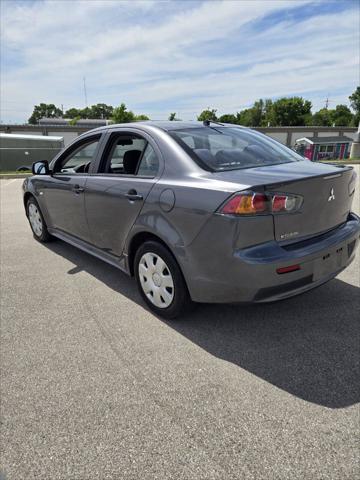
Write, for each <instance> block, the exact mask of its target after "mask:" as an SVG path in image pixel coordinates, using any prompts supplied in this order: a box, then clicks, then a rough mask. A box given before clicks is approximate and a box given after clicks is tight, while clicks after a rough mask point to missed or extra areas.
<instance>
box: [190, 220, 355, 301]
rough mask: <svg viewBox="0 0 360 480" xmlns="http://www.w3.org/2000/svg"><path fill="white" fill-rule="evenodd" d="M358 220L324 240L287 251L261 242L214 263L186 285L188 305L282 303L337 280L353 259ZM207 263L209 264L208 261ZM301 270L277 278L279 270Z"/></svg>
mask: <svg viewBox="0 0 360 480" xmlns="http://www.w3.org/2000/svg"><path fill="white" fill-rule="evenodd" d="M359 235H360V219H359V217H358V216H357V215H355V214H353V213H351V214H350V215H349V217H348V220H347V222H346V223H344V224H343V225H341V226H339V227H337V228H336V229H334V230H332V231H330V232H327V233H325V234H323V235H320V236H317V237H313V238H310V239H306V240H304V241H301V242H297V243H293V244H291V245H281V244H280V243H278V242H275V241H271V242H266V243H263V244H260V245H256V246H254V247H249V248H245V249H240V250H235V251H233V254H232V256H231V258H230V259H229V258H226V257H224V258H223V259H219V258H216V259H214V260H213V262H216V266H215V267H214V265H212V268H211V270H210V272H209V266H205V267H204V269H203V270H202V269H201V267H200V273H199V274H197V275H195V276H192V278H191V279H190V282H189V281H188V286H189V291H190V295H191V297H192V299H193V300H194V301H198V302H215V303H235V302H236V303H237V302H244V303H248V302H251V303H261V302H271V301H276V300H281V299H284V298H288V297H291V296H294V295H298V294H300V293H303V292H305V291H307V290H310V289H312V288H315V287H317V286H319V285H321V284H323V283H325V282H327V281H329V280H331V279H332V278H334V277H335V276H336V275H338V274H339V273H340V272H341V271H342V270H344V269H345V268H346V267H347V266H348V265H349V264H350V263H351V262H352V260H353V259H354V257H355V252H356V249H357V247H358V244H359ZM209 262H210V260H209ZM292 265H299V267H300V269H299V270H296V271H292V272H288V273H282V274H279V273H277V269H278V268H284V267H289V266H292Z"/></svg>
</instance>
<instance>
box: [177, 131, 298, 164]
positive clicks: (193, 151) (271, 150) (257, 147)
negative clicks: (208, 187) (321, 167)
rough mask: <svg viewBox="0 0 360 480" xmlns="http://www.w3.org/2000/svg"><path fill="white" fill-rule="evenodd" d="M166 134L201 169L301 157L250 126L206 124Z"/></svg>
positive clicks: (269, 162)
mask: <svg viewBox="0 0 360 480" xmlns="http://www.w3.org/2000/svg"><path fill="white" fill-rule="evenodd" d="M169 134H170V135H171V136H172V138H174V139H175V140H176V141H177V142H178V143H179V144H180V145H181V146H182V147H183V148H184V150H186V151H187V152H188V153H189V154H190V156H191V157H192V158H193V159H194V160H195V161H196V162H197V163H198V164H199V165H200V166H201V167H203V168H204V169H205V170H210V171H217V172H221V171H226V170H238V169H242V168H252V167H262V166H266V165H277V164H280V163H289V162H299V161H303V160H304V159H303V157H301V156H300V155H299V154H297V153H296V152H294V151H293V150H290V149H289V148H287V147H285V146H284V145H282V144H281V143H279V142H276V141H275V140H273V139H272V138H270V137H267V136H265V135H262V134H260V133H258V132H256V131H254V130H250V129H245V128H237V127H221V126H216V127H215V126H214V127H212V126H210V127H200V128H189V129H184V130H173V131H170V132H169Z"/></svg>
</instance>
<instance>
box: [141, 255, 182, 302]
mask: <svg viewBox="0 0 360 480" xmlns="http://www.w3.org/2000/svg"><path fill="white" fill-rule="evenodd" d="M139 277H140V283H141V287H142V289H143V291H144V293H145V295H146V296H147V298H148V299H149V300H150V301H151V303H153V304H154V305H155V306H156V307H158V308H167V307H168V306H169V305H170V304H171V302H172V301H173V299H174V281H173V278H172V276H171V273H170V270H169V268H168V266H167V265H166V263H165V262H164V260H163V259H162V258H161V257H159V255H157V254H156V253H150V252H149V253H145V254H144V255H143V256H142V257H141V259H140V262H139Z"/></svg>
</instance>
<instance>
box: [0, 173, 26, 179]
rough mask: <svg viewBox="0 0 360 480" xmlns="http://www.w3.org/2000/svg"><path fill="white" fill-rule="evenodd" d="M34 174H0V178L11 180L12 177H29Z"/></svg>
mask: <svg viewBox="0 0 360 480" xmlns="http://www.w3.org/2000/svg"><path fill="white" fill-rule="evenodd" d="M31 176H32V173H18V174H11V173H9V174H6V173H4V174H0V179H4V178H7V179H9V180H11V179H12V178H27V177H31Z"/></svg>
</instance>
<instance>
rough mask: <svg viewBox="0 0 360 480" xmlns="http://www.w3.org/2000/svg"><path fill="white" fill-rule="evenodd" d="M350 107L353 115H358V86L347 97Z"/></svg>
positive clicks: (359, 102)
mask: <svg viewBox="0 0 360 480" xmlns="http://www.w3.org/2000/svg"><path fill="white" fill-rule="evenodd" d="M349 100H350V106H351V108H352V109H353V110H354V112H355V113H360V86H359V87H357V88H356V90H355V92H354V93H352V94H351V95H350V97H349Z"/></svg>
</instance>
